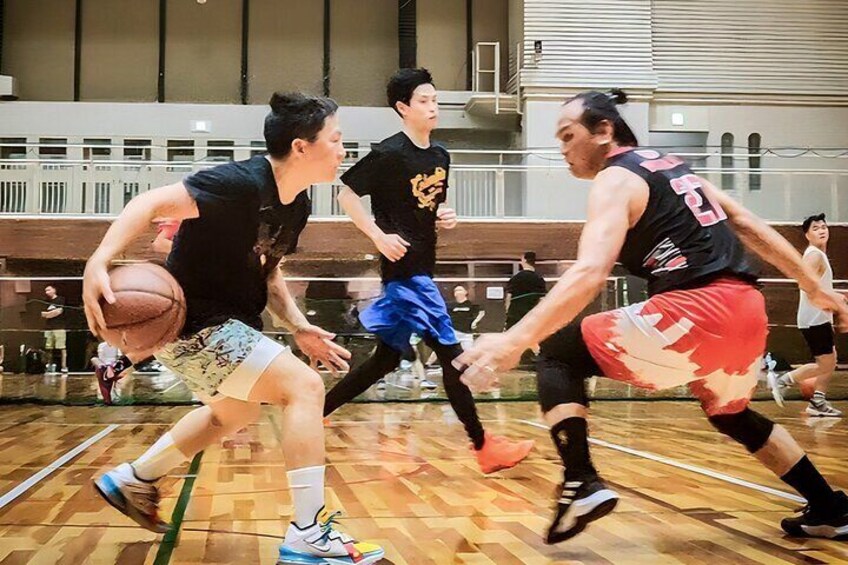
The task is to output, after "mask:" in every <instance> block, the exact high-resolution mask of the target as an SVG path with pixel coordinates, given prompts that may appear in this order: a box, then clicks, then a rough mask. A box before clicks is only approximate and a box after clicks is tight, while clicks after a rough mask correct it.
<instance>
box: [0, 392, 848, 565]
mask: <svg viewBox="0 0 848 565" xmlns="http://www.w3.org/2000/svg"><path fill="white" fill-rule="evenodd" d="M837 406H838V407H839V408H840V409H842V410H848V402H838V403H837ZM803 407H804V404H803V403H802V402H792V403H790V404H789V405H788V406H787V408H786V409H784V410H779V409H778V408H777V407H776V406H775V405H774V404H772V403H770V402H757V403H755V408H757V409H758V410H761V411H763V412H764V413H766V414H768V415H769V416H771V417H773V418H775V419H776V420H777V421H779V422H780V423H781V424H783V425H784V426H786V427H787V428H789V430H790V431H791V432H792V433H793V434H794V435H795V437H796V438H797V439H798V440H799V441H800V442H801V444H802V445H803V446H804V447H805V448H806V449H807V450H808V451H809V453H810V455H811V457H812V459H813V461H814V462H815V463H817V464H818V465H819V468H820V469H821V470H822V471H823V472H824V474H825V475H826V476H827V477H828V478H829V479H831V481H832V482H833V483H834V484H835V485H836V486H838V487H840V488H843V489H848V435H846V433H845V432H846V426H848V423H846V422H845V421H843V420H841V419H827V420H818V421H810V420H809V419H807V418H806V417H805V416H803V415H801V414H800V412H801V411H802V410H803ZM479 408H480V413H481V417H482V418H483V420H484V422H485V424H486V426H487V428H488V429H489V430H491V431H493V432H496V433H505V434H508V435H510V436H512V437H532V438H535V439H536V440H537V447H536V449H535V450H534V451H533V453H532V454H531V456H530V458H529V459H528V460H527V461H526V462H524V463H523V464H521V465H519V466H518V467H517V468H515V469H512V470H509V471H505V472H501V473H498V474H496V475H494V476H490V477H484V476H482V475H481V474H480V472H479V471H478V469H477V467H476V463H475V461H474V460H473V459H472V458H471V456H470V454H469V452H468V450H467V447H466V438H465V435H464V433H463V430H462V427H461V426H460V425H459V423H458V422H457V421H456V419H455V416H454V415H453V413H452V412H451V410H450V407H449V406H448V405H447V404H433V403H427V404H367V405H362V404H358V405H349V406H346V407H344V408H343V409H342V410H340V411H339V412H338V413H337V414H336V415H335V416H334V418H333V420H332V422H331V425H330V426H329V427H328V428H327V451H328V464H327V496H328V498H327V501H328V505H329V506H330V507H331V509H334V510H342V511H344V517H343V520H342V525H343V527H344V529H346V530H347V531H349V532H350V533H352V534H354V535H356V536H358V537H359V538H361V539H365V540H370V541H375V542H377V543H379V544H381V545H382V546H383V547H384V548H385V549H386V561H385V563H394V564H424V563H434V564H442V563H474V564H483V563H487V564H490V563H497V564H512V563H532V564H541V563H616V564H617V563H650V564H655V563H692V564H695V563H734V564H735V563H805V564H816V563H846V562H848V543H845V542H842V543H840V542H832V541H823V540H796V539H790V538H786V537H784V536H783V534H782V532H781V530H780V528H779V526H778V523H779V520H780V518H781V517H783V516H786V515H789V514H791V512H792V510H793V509H794V508H796V507H798V506H799V504H798V503H797V502H795V501H793V500H792V497H791V496H789V495H787V492H788V489H787V487H786V486H785V485H784V484H782V483H781V482H780V481H779V480H778V479H776V478H775V477H773V476H771V475H770V474H769V473H768V471H766V470H765V469H763V468H762V467H760V466H759V465H758V464H757V462H756V461H755V460H754V459H753V458H752V457H750V456H748V455H747V454H746V453H745V452H744V451H743V449H742V448H741V447H739V446H737V445H736V444H734V443H732V442H730V441H728V440H726V439H724V438H722V437H721V436H719V435H718V434H717V433H716V432H714V431H713V430H712V429H711V428H710V426H709V424H708V423H707V422H706V420H705V419H704V418H703V416H702V415H701V412H700V410H699V409H698V407H697V405H696V404H695V403H694V402H691V401H683V402H675V401H653V402H651V401H641V402H640V401H607V402H596V403H594V404H593V408H592V420H591V422H592V435H593V438H594V440H595V444H594V445H593V450H594V451H593V453H594V460H595V463H596V466H597V467H598V468H599V470H600V471H601V473H602V474H603V475H604V476H605V477H606V479H607V480H608V482H609V484H610V485H611V486H612V487H613V488H615V489H616V490H617V491H618V492H619V493H620V495H621V497H622V500H621V503H620V504H619V506H618V508H617V510H616V512H614V513H613V514H611V515H610V516H608V517H606V518H604V519H603V520H600V521H598V522H596V523H595V524H593V525H592V526H590V527H589V529H587V530H586V532H584V533H583V534H581V535H580V536H578V537H576V538H574V539H573V540H571V541H569V542H566V543H563V544H560V545H558V546H547V545H545V544H544V543H543V542H542V538H541V532H543V531H544V529H545V527H546V526H547V523H548V519H549V514H550V507H551V504H552V500H553V496H554V489H555V486H556V485H557V483H558V482H559V479H560V467H559V465H558V464H557V461H556V458H555V453H554V450H553V448H552V447H551V445H550V442H549V441H548V436H547V432H546V431H545V430H544V429H542V428H541V427H540V425H539V424H538V417H537V408H536V405H535V404H534V403H529V402H519V403H486V404H481V405H480V406H479ZM189 409H190V407H182V406H181V407H131V406H123V407H114V408H105V407H52V406H51V407H46V406H35V405H20V406H4V407H2V408H0V455H2V457H0V505H2V506H1V507H0V565H8V564H18V563H20V564H23V563H35V564H53V563H58V564H63V565H66V564H74V563H96V564H101V563H102V564H111V563H120V564H136V563H138V564H141V563H152V564H161V565H164V564H166V563H174V564H176V563H274V562H275V559H276V554H277V546H278V544H279V542H280V536H281V535H282V533H283V532H284V530H285V527H286V526H287V518H288V516H289V513H290V510H291V506H290V498H289V493H288V491H287V487H286V475H285V467H284V465H283V462H282V456H281V453H280V449H279V432H278V431H277V422H278V421H279V418H278V415H277V413H276V412H275V411H274V410H272V409H266V411H265V412H264V413H263V416H262V418H261V420H260V421H259V422H257V423H256V424H255V425H253V426H251V427H250V428H249V429H248V430H247V431H246V432H243V433H240V434H237V435H236V436H235V437H232V438H230V439H228V440H227V441H225V442H224V443H223V444H222V445H216V446H214V447H212V448H210V449H208V450H207V451H206V452H204V453H203V454H201V455H199V456H198V457H196V458H195V460H194V461H193V462H192V464H191V465H190V466H189V465H186V466H185V467H184V468H182V469H178V470H175V471H174V474H173V475H172V476H169V477H168V478H167V479H166V480H165V481H164V484H163V487H162V490H163V494H164V500H163V515H164V516H166V517H168V518H171V519H172V520H173V521H174V523H175V525H176V528H177V531H175V532H172V533H170V534H166V535H165V536H164V537H162V536H156V535H154V534H152V533H149V532H147V531H145V530H142V529H140V528H138V527H135V525H134V524H133V523H132V522H131V521H130V520H129V519H126V518H124V517H123V516H121V515H120V514H118V513H117V512H116V511H114V510H112V508H111V507H109V506H107V505H106V504H105V503H104V502H103V501H102V500H100V498H99V497H97V496H96V495H95V494H94V492H93V491H92V488H91V486H90V480H91V478H92V477H93V476H94V475H95V474H97V473H100V472H102V471H104V470H106V469H108V468H109V467H110V466H113V465H115V464H117V463H119V462H122V461H125V460H129V459H132V458H134V457H135V456H137V455H139V454H140V453H141V452H142V450H143V449H144V448H145V447H146V446H148V445H149V444H151V443H152V442H153V441H154V440H155V439H156V438H157V437H158V436H159V435H160V434H161V433H163V432H164V431H165V430H166V429H167V427H168V425H169V424H170V423H172V422H174V421H175V420H176V419H178V418H179V417H180V416H181V415H182V414H184V413H185V412H186V411H187V410H189ZM28 485H29V486H30V488H29V489H28V490H24V487H26V486H28ZM772 489H774V490H772Z"/></svg>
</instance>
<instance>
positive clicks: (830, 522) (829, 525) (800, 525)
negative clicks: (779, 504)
mask: <svg viewBox="0 0 848 565" xmlns="http://www.w3.org/2000/svg"><path fill="white" fill-rule="evenodd" d="M836 497H837V498H836V500H835V503H834V507H835V508H838V509H839V510H836V511H834V512H832V513H829V514H823V513H821V512H813V511H812V509H810V505H809V504H808V505H807V506H804V507H803V508H799V509H798V511H799V512H800V513H801V515H800V516H795V517H793V518H784V519H783V520H781V521H780V527H781V528H783V531H784V532H786V533H787V534H789V535H790V536H795V537H810V538H828V539H848V496H846V495H845V493H844V492H842V491H839V492H837V493H836Z"/></svg>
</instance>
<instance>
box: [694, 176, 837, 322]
mask: <svg viewBox="0 0 848 565" xmlns="http://www.w3.org/2000/svg"><path fill="white" fill-rule="evenodd" d="M701 184H702V186H703V189H704V191H705V194H706V195H707V197H708V198H710V199H712V200H713V201H714V202H716V203H717V204H719V205H720V206H721V207H722V209H723V210H724V212H725V213H726V214H727V218H728V220H729V221H730V225H731V226H732V227H733V230H734V231H735V232H736V235H738V236H739V239H740V240H741V241H742V243H743V244H744V245H745V247H747V248H748V249H749V250H751V251H752V252H753V253H755V254H756V255H757V256H759V257H760V258H761V259H762V260H763V261H766V262H767V263H769V264H771V265H774V266H775V267H776V268H777V269H778V270H780V272H781V273H783V274H784V275H786V277H788V278H790V279H794V280H796V281H797V282H798V287H799V288H800V289H801V290H802V291H804V292H805V293H807V296H808V297H809V299H810V302H812V303H813V305H814V306H816V308H819V309H821V310H827V311H829V312H834V313H835V314H836V315H837V320H836V326H837V329H838V330H839V331H840V332H844V331H848V325H846V324H848V305H846V302H845V299H844V297H843V296H842V295H840V294H838V293H836V292H833V291H831V290H826V289H823V288H822V287H821V285H820V284H819V281H820V279H821V275H817V274H816V271H815V269H814V267H813V266H812V265H811V264H810V263H809V262H807V261H805V260H804V259H803V258H802V257H801V254H800V253H798V251H797V250H796V249H795V248H794V247H792V244H790V243H789V242H788V241H787V240H786V239H784V238H783V236H781V235H780V234H779V233H777V231H776V230H775V229H774V228H772V227H771V226H769V225H768V224H766V223H765V222H764V221H763V220H762V219H760V218H759V217H757V216H756V215H755V214H754V213H753V212H751V211H750V210H748V209H747V208H745V207H744V206H742V205H741V204H739V203H738V202H736V201H735V200H733V199H732V198H731V197H729V196H728V195H727V194H725V193H724V192H722V191H721V190H719V189H718V188H716V187H715V186H714V185H713V184H712V183H711V182H709V181H707V180H705V179H701Z"/></svg>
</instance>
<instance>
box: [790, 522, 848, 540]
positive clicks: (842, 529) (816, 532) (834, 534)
mask: <svg viewBox="0 0 848 565" xmlns="http://www.w3.org/2000/svg"><path fill="white" fill-rule="evenodd" d="M801 530H803V532H804V533H803V534H802V535H803V536H804V537H808V538H826V539H836V540H841V539H848V525H846V526H826V525H822V526H801Z"/></svg>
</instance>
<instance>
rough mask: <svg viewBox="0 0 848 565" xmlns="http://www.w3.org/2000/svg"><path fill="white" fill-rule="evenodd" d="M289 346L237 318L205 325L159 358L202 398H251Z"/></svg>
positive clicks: (169, 348)
mask: <svg viewBox="0 0 848 565" xmlns="http://www.w3.org/2000/svg"><path fill="white" fill-rule="evenodd" d="M285 350H286V347H285V346H284V345H282V344H281V343H279V342H276V341H274V340H272V339H271V338H269V337H267V336H265V335H262V333H261V332H258V331H257V330H255V329H253V328H251V327H250V326H248V325H246V324H244V323H242V322H240V321H238V320H227V321H226V322H224V323H223V324H220V325H217V326H212V327H209V328H205V329H202V330H200V331H199V332H197V333H196V334H192V335H190V336H188V337H186V338H185V339H180V340H178V341H175V342H173V343H169V344H168V345H166V346H165V347H164V348H163V349H162V350H161V351H159V353H157V354H156V359H158V360H159V361H160V362H161V363H162V364H163V365H165V366H166V367H167V368H169V369H170V370H172V371H174V373H176V374H178V375H179V376H180V377H181V378H182V379H183V381H185V383H186V386H188V388H189V389H190V390H191V391H192V392H194V393H196V394H198V396H200V397H201V398H203V397H212V396H214V395H215V394H222V395H224V396H228V397H230V398H236V399H238V400H248V397H249V396H250V391H251V390H252V389H253V385H255V384H256V381H257V380H259V377H260V376H262V373H264V372H265V369H267V368H268V365H270V364H271V362H272V361H273V360H274V359H275V358H276V357H277V356H278V355H279V354H281V353H283V352H284V351H285Z"/></svg>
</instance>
